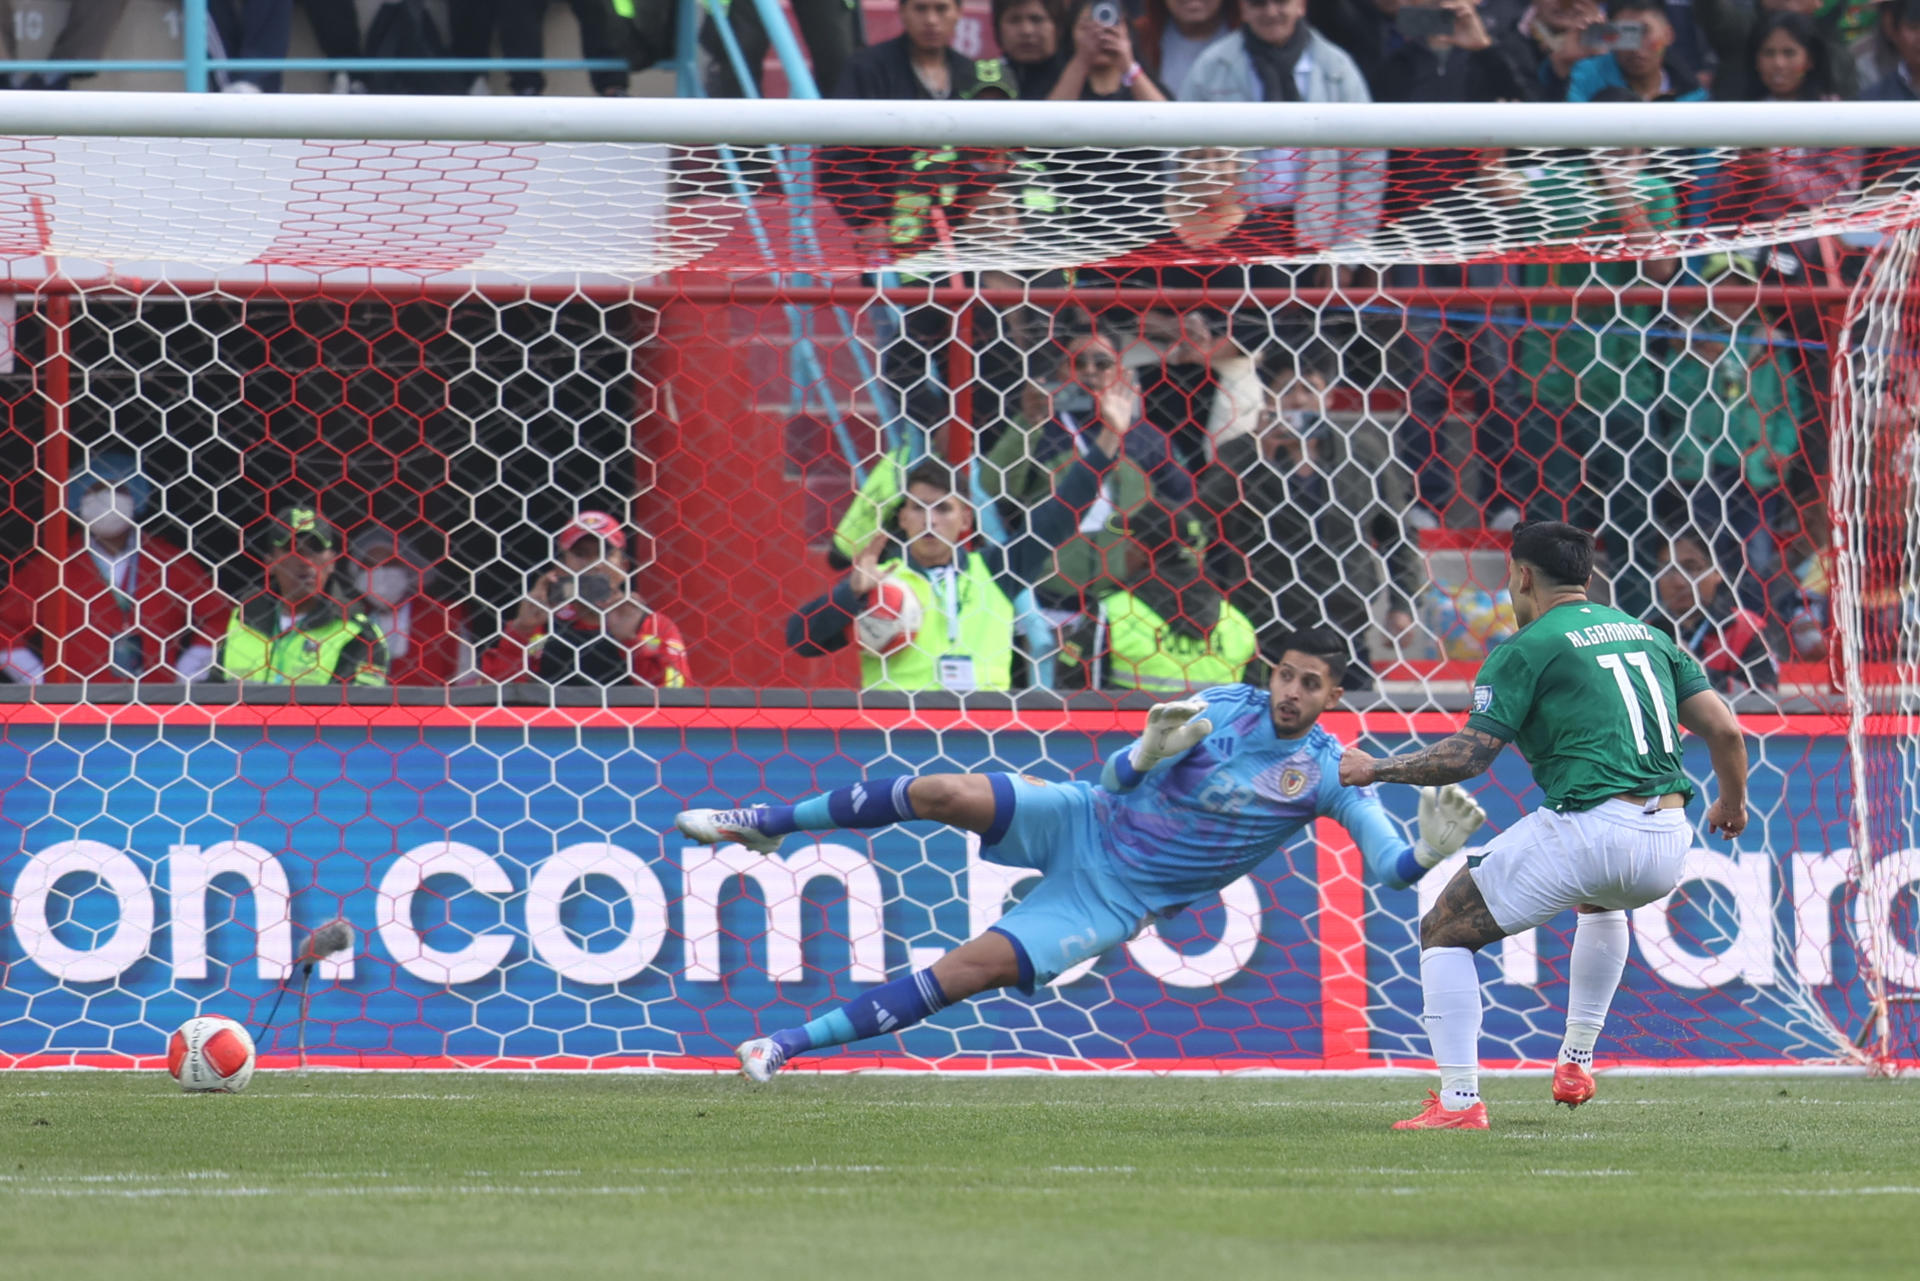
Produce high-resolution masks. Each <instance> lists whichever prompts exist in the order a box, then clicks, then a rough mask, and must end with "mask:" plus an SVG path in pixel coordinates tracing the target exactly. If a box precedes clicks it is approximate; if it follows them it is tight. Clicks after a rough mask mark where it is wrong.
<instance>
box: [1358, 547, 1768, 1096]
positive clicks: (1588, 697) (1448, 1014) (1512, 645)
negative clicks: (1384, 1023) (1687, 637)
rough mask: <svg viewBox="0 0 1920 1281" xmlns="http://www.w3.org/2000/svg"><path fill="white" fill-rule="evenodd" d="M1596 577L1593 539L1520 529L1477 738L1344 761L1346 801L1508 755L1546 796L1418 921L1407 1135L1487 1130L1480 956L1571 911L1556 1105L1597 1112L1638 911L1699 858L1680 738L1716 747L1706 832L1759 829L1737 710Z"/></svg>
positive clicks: (1482, 680)
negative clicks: (1419, 1077)
mask: <svg viewBox="0 0 1920 1281" xmlns="http://www.w3.org/2000/svg"><path fill="white" fill-rule="evenodd" d="M1592 574H1593V538H1592V537H1591V536H1590V535H1588V534H1586V533H1584V532H1582V531H1581V530H1578V529H1575V528H1573V527H1572V526H1571V525H1562V524H1557V523H1551V522H1535V523H1531V524H1524V525H1520V526H1517V527H1516V528H1515V529H1514V531H1513V550H1512V553H1511V556H1510V558H1509V562H1508V569H1507V585H1508V589H1509V590H1510V591H1511V593H1512V595H1513V612H1514V617H1515V618H1516V619H1517V620H1518V621H1519V623H1520V631H1519V632H1518V633H1517V634H1516V635H1515V636H1514V637H1513V639H1512V640H1510V641H1508V642H1507V643H1506V644H1504V645H1502V646H1500V648H1498V649H1496V650H1494V652H1493V653H1492V654H1490V655H1489V656H1488V657H1487V661H1486V662H1485V663H1484V664H1482V665H1481V668H1480V674H1479V675H1478V676H1477V677H1475V678H1474V687H1473V711H1472V714H1471V715H1469V716H1468V717H1467V723H1466V727H1465V728H1463V729H1462V730H1461V731H1460V732H1459V733H1457V734H1454V735H1453V736H1451V737H1450V738H1447V739H1444V740H1443V741H1441V742H1439V743H1436V744H1435V745H1434V746H1432V747H1429V748H1427V749H1426V750H1425V751H1420V752H1413V753H1411V754H1409V755H1405V756H1391V757H1388V758H1386V759H1385V760H1375V759H1374V758H1373V757H1371V756H1369V755H1367V754H1366V753H1365V752H1362V751H1356V750H1353V749H1348V751H1347V752H1346V754H1345V755H1344V756H1343V757H1342V758H1341V761H1340V781H1341V782H1342V783H1344V784H1346V785H1347V786H1349V787H1364V786H1366V785H1368V784H1370V783H1414V784H1419V785H1422V786H1426V787H1435V786H1439V785H1443V784H1447V783H1457V782H1460V781H1461V780H1463V779H1468V778H1472V777H1473V776H1475V775H1476V774H1480V773H1482V772H1484V771H1485V770H1486V768H1487V766H1489V765H1491V764H1492V763H1493V758H1494V757H1496V756H1498V755H1499V754H1500V749H1501V748H1503V747H1505V746H1506V745H1507V744H1508V743H1512V744H1514V745H1515V746H1516V747H1518V748H1519V749H1520V754H1521V755H1522V756H1524V757H1526V759H1527V763H1528V765H1530V766H1531V767H1532V769H1533V778H1534V782H1536V783H1537V784H1539V786H1540V790H1541V791H1543V792H1545V793H1546V797H1547V799H1546V804H1545V805H1543V806H1541V807H1540V808H1539V809H1537V810H1535V811H1534V812H1533V813H1531V814H1528V815H1527V816H1525V817H1524V818H1522V819H1521V820H1520V821H1519V822H1518V823H1515V824H1514V825H1513V826H1512V827H1509V828H1508V829H1507V830H1506V831H1504V832H1502V833H1501V834H1500V835H1499V836H1497V837H1495V838H1494V840H1493V841H1492V843H1491V844H1489V845H1488V847H1487V853H1486V856H1485V857H1484V858H1483V859H1481V860H1480V862H1479V864H1478V866H1475V867H1469V868H1463V869H1462V870H1461V871H1460V873H1459V875H1457V876H1455V877H1454V878H1453V880H1452V881H1451V882H1450V883H1449V884H1448V885H1447V887H1446V889H1445V890H1443V891H1442V892H1441V895H1440V900H1439V901H1438V902H1437V903H1435V904H1434V906H1433V908H1432V910H1431V911H1429V912H1428V913H1427V914H1426V916H1425V917H1423V918H1422V919H1421V921H1420V949H1421V950H1420V984H1421V987H1422V989H1423V990H1424V992H1425V999H1426V1009H1425V1012H1424V1014H1423V1016H1422V1020H1421V1021H1422V1022H1423V1023H1425V1024H1426V1028H1427V1036H1428V1038H1429V1039H1430V1040H1431V1041H1432V1043H1433V1057H1434V1062H1435V1064H1436V1065H1437V1066H1438V1067H1439V1069H1440V1090H1439V1092H1438V1093H1437V1094H1434V1095H1430V1096H1429V1098H1428V1101H1427V1105H1426V1107H1425V1108H1424V1109H1423V1110H1422V1111H1421V1112H1420V1114H1419V1115H1418V1116H1415V1117H1412V1118H1410V1119H1409V1120H1406V1121H1401V1122H1399V1123H1398V1124H1397V1125H1396V1126H1395V1128H1396V1129H1462V1130H1484V1129H1485V1128H1486V1127H1487V1111H1486V1107H1485V1105H1484V1104H1482V1103H1481V1102H1480V1086H1479V1081H1480V1071H1479V1043H1480V1014H1481V1010H1480V981H1479V975H1478V973H1477V971H1476V970H1475V968H1474V960H1473V954H1474V952H1475V951H1476V950H1478V949H1479V948H1482V947H1485V946H1486V945H1487V944H1489V943H1492V942H1494V941H1496V940H1498V939H1503V938H1505V937H1506V936H1507V935H1509V934H1517V933H1519V932H1520V931H1521V930H1525V929H1528V928H1530V927H1532V926H1535V925H1538V924H1540V923H1541V922H1543V921H1546V920H1549V919H1551V918H1552V917H1554V916H1556V915H1558V914H1559V913H1561V912H1563V911H1565V910H1566V909H1568V908H1573V909H1575V910H1576V911H1577V912H1578V913H1579V916H1578V918H1577V921H1576V924H1575V927H1574V934H1573V955H1572V956H1571V957H1570V958H1569V960H1568V963H1567V1031H1566V1039H1565V1041H1564V1043H1563V1044H1562V1046H1561V1049H1560V1060H1559V1063H1558V1065H1557V1066H1556V1067H1555V1069H1554V1076H1553V1097H1554V1098H1555V1099H1556V1100H1557V1101H1559V1102H1561V1103H1565V1104H1568V1105H1569V1106H1572V1107H1578V1106H1579V1105H1580V1104H1582V1103H1585V1102H1586V1101H1587V1100H1588V1099H1590V1098H1592V1097H1593V1076H1592V1073H1591V1071H1590V1070H1589V1069H1590V1067H1591V1065H1592V1063H1593V1044H1594V1041H1595V1040H1596V1039H1598V1037H1599V1035H1600V1027H1601V1024H1602V1023H1603V1022H1604V1021H1605V1019H1606V1016H1607V1007H1608V1006H1609V1005H1610V1004H1612V1002H1613V993H1614V989H1615V988H1617V987H1618V986H1619V985H1620V976H1621V974H1622V973H1623V972H1624V971H1625V969H1626V963H1627V943H1628V935H1627V911H1628V909H1631V908H1636V907H1639V906H1641V905H1643V904H1646V903H1651V902H1653V901H1654V900H1656V899H1658V898H1660V897H1662V896H1663V895H1666V894H1668V893H1671V892H1672V890H1673V888H1674V887H1675V886H1676V885H1678V884H1679V882H1680V876H1681V872H1682V870H1683V868H1684V866H1685V862H1686V856H1687V850H1688V849H1689V847H1690V846H1691V845H1692V844H1693V840H1692V825H1691V824H1690V823H1688V821H1687V815H1686V805H1687V802H1688V801H1690V800H1691V799H1692V798H1693V794H1694V789H1693V785H1692V784H1691V783H1690V782H1688V781H1687V776H1686V774H1685V773H1684V772H1683V771H1682V769H1681V746H1680V727H1681V726H1685V727H1686V728H1687V729H1689V730H1691V731H1693V732H1694V733H1695V734H1698V735H1700V737H1702V738H1703V739H1705V740H1706V743H1707V749H1708V752H1709V754H1710V755H1711V757H1712V759H1713V772H1714V776H1715V778H1716V779H1717V780H1718V782H1719V787H1720V796H1719V798H1718V799H1717V800H1715V801H1714V802H1713V804H1711V805H1709V806H1708V807H1707V826H1708V827H1709V828H1710V829H1711V830H1713V831H1717V832H1719V833H1721V834H1722V835H1723V836H1725V837H1726V838H1727V839H1728V840H1732V839H1733V838H1734V837H1736V836H1738V835H1739V834H1740V833H1741V831H1742V830H1743V829H1744V828H1745V827H1746V825H1747V747H1746V741H1745V740H1744V739H1743V738H1742V737H1741V734H1740V725H1739V722H1738V721H1736V720H1735V719H1734V716H1733V712H1732V710H1731V709H1729V708H1728V707H1727V705H1726V703H1725V702H1723V701H1722V700H1721V698H1720V696H1719V695H1718V694H1716V693H1714V692H1713V690H1712V689H1710V688H1709V687H1708V685H1707V679H1706V676H1705V675H1704V674H1703V673H1702V672H1701V670H1700V665H1699V664H1698V663H1696V662H1694V660H1693V658H1692V657H1691V656H1690V655H1689V654H1687V652H1686V651H1685V650H1683V649H1681V648H1680V647H1679V646H1678V645H1676V644H1675V643H1674V642H1673V640H1672V638H1670V637H1668V636H1666V635H1664V634H1663V633H1661V632H1657V631H1655V630H1653V629H1652V628H1650V627H1648V626H1647V625H1646V624H1644V623H1642V622H1640V621H1639V620H1637V619H1635V618H1634V617H1633V616H1631V615H1629V614H1624V613H1622V612H1621V611H1619V610H1617V609H1610V608H1608V607H1607V606H1605V605H1597V604H1594V603H1593V602H1592V601H1589V600H1588V599H1587V580H1588V579H1589V578H1591V577H1592ZM1427 804H1428V800H1427V798H1426V796H1425V794H1424V793H1423V796H1422V800H1421V805H1422V808H1423V809H1424V808H1425V807H1426V806H1427Z"/></svg>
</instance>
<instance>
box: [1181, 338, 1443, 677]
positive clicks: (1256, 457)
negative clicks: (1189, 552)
mask: <svg viewBox="0 0 1920 1281" xmlns="http://www.w3.org/2000/svg"><path fill="white" fill-rule="evenodd" d="M1278 381H1279V383H1280V385H1279V386H1278V387H1277V389H1276V394H1275V396H1274V400H1273V404H1272V408H1271V409H1270V410H1269V411H1268V413H1267V414H1266V416H1265V418H1264V421H1263V422H1262V424H1261V426H1260V428H1259V430H1258V431H1256V432H1254V433H1252V434H1249V435H1246V436H1240V437H1236V438H1235V439H1233V440H1230V441H1227V442H1226V443H1225V444H1223V445H1221V446H1220V456H1219V460H1218V461H1217V462H1216V463H1215V464H1214V465H1213V466H1211V467H1209V468H1207V469H1206V471H1204V472H1202V473H1201V475H1200V481H1199V499H1198V506H1199V508H1200V510H1201V511H1202V512H1204V513H1207V514H1208V515H1210V516H1213V517H1214V518H1215V519H1217V520H1218V522H1219V528H1220V534H1221V539H1220V541H1219V542H1218V543H1216V544H1215V545H1214V547H1213V549H1212V551H1211V553H1210V563H1209V576H1210V577H1211V578H1212V579H1213V581H1215V582H1217V583H1220V584H1221V585H1222V586H1224V587H1225V588H1226V589H1227V590H1228V592H1229V594H1230V595H1231V597H1232V599H1233V602H1234V604H1235V605H1236V606H1238V607H1239V609H1240V612H1241V613H1242V614H1244V615H1245V616H1246V617H1247V618H1248V620H1250V621H1251V623H1252V625H1253V627H1254V629H1255V631H1256V632H1257V634H1258V635H1259V636H1261V637H1263V638H1265V637H1270V636H1271V635H1273V634H1274V633H1276V632H1280V631H1286V630H1289V629H1294V628H1300V627H1313V626H1318V625H1320V624H1323V623H1324V624H1326V625H1328V626H1331V627H1334V628H1336V629H1338V630H1339V632H1340V634H1341V635H1343V636H1346V637H1348V638H1350V639H1353V640H1355V641H1358V640H1359V639H1360V638H1362V637H1364V636H1366V635H1367V633H1368V629H1369V625H1370V623H1371V621H1372V616H1371V611H1370V608H1369V600H1370V598H1371V597H1372V596H1374V595H1376V594H1377V593H1378V592H1379V590H1380V588H1381V586H1382V584H1383V581H1384V580H1383V575H1382V573H1381V567H1380V560H1379V556H1378V553H1377V552H1376V551H1375V550H1374V549H1373V548H1372V547H1371V546H1369V545H1368V543H1367V541H1366V539H1365V538H1364V537H1363V535H1362V531H1361V525H1360V520H1359V515H1360V514H1359V513H1358V512H1356V511H1354V510H1351V509H1350V508H1348V507H1345V506H1343V505H1342V500H1340V499H1337V498H1336V497H1335V490H1334V486H1333V483H1332V482H1333V474H1332V473H1333V470H1334V469H1333V468H1332V467H1330V466H1329V458H1328V456H1327V455H1328V453H1329V451H1328V450H1327V449H1326V448H1325V447H1324V444H1323V442H1324V441H1326V439H1327V438H1328V437H1329V436H1332V435H1335V434H1337V431H1336V429H1334V428H1333V426H1332V424H1331V423H1330V422H1328V421H1327V420H1326V419H1325V417H1324V409H1323V406H1324V403H1325V396H1326V390H1327V379H1326V375H1325V374H1324V373H1323V372H1322V371H1319V370H1294V369H1288V370H1285V371H1283V372H1282V374H1281V376H1280V379H1279V380H1278ZM1345 501H1352V499H1351V498H1350V497H1349V498H1347V499H1346V500H1345ZM1389 608H1390V609H1391V611H1392V612H1393V613H1395V614H1396V615H1397V618H1396V620H1395V628H1396V631H1404V630H1405V629H1406V628H1408V627H1410V626H1411V625H1412V615H1411V603H1410V602H1409V601H1408V600H1406V599H1404V598H1402V597H1396V598H1395V599H1394V600H1392V602H1391V603H1390V606H1389Z"/></svg>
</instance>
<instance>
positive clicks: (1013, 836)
mask: <svg viewBox="0 0 1920 1281" xmlns="http://www.w3.org/2000/svg"><path fill="white" fill-rule="evenodd" d="M990 777H991V779H992V781H993V798H994V801H995V804H996V806H997V808H998V811H999V813H998V818H997V820H996V822H995V824H994V828H993V830H992V831H989V832H987V833H986V834H985V836H983V837H982V839H981V845H982V848H981V850H980V857H982V858H984V859H985V860H987V862H989V863H998V864H1000V865H1001V866H1002V867H1028V868H1033V869H1034V870H1036V871H1038V872H1039V873H1041V878H1040V883H1039V884H1038V885H1034V886H1032V887H1031V888H1029V889H1027V891H1026V896H1025V897H1024V898H1022V899H1021V900H1020V902H1019V903H1017V904H1015V905H1014V906H1013V907H1011V908H1009V909H1008V910H1007V914H1006V915H1005V916H1002V917H1001V918H1000V920H999V922H998V923H997V924H995V925H994V926H993V929H994V930H995V931H997V932H998V933H1000V934H1003V935H1005V936H1006V937H1007V938H1008V939H1009V940H1011V941H1012V943H1013V945H1014V950H1015V951H1016V952H1018V953H1019V954H1020V990H1021V991H1022V992H1025V993H1027V994H1028V995H1032V993H1033V991H1034V989H1035V988H1036V987H1038V986H1040V985H1042V984H1045V983H1051V982H1053V980H1055V979H1057V978H1059V977H1060V975H1062V974H1064V973H1065V972H1066V971H1068V970H1070V969H1072V968H1073V967H1074V966H1075V965H1078V964H1079V963H1080V962H1082V961H1084V960H1086V959H1087V958H1089V957H1093V956H1098V955H1100V954H1101V953H1102V952H1105V951H1107V950H1108V949H1110V948H1113V947H1116V946H1118V945H1119V944H1121V943H1124V942H1126V941H1127V940H1128V939H1130V938H1132V937H1133V936H1134V935H1136V934H1138V933H1139V932H1140V930H1141V927H1142V926H1144V925H1145V924H1146V923H1147V922H1148V920H1150V919H1151V918H1152V916H1153V911H1152V909H1151V908H1149V907H1148V906H1147V905H1146V903H1145V902H1143V901H1142V900H1141V898H1140V896H1139V895H1138V894H1136V893H1135V892H1134V891H1133V889H1132V887H1130V886H1129V885H1127V883H1126V882H1124V881H1122V880H1121V879H1120V876H1119V874H1118V873H1117V872H1116V871H1115V869H1114V861H1113V856H1112V855H1110V854H1109V853H1108V852H1107V847H1106V842H1105V841H1104V840H1103V839H1102V837H1101V833H1100V827H1099V824H1098V822H1097V821H1096V819H1095V816H1094V804H1093V790H1094V784H1092V783H1078V782H1076V783H1049V782H1046V781H1044V780H1041V779H1036V778H1032V777H1029V776H1028V775H1025V774H994V775H991V776H990Z"/></svg>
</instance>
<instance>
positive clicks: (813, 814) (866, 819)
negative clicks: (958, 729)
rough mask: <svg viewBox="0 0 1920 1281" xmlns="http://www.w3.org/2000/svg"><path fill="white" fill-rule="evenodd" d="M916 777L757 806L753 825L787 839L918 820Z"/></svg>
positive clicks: (877, 780) (874, 780)
mask: <svg viewBox="0 0 1920 1281" xmlns="http://www.w3.org/2000/svg"><path fill="white" fill-rule="evenodd" d="M916 777H918V776H917V775H914V774H899V775H896V776H894V777H892V778H869V779H865V780H862V781H861V782H858V783H855V784H854V785H853V786H851V787H838V788H835V789H834V790H833V791H831V792H823V793H821V794H820V795H818V796H809V797H808V798H807V799H806V800H804V801H801V802H800V803H799V804H798V805H760V806H756V807H755V817H754V826H755V827H757V828H759V829H760V830H761V831H763V832H765V833H766V834H767V835H768V836H785V835H786V834H787V833H789V832H830V831H833V830H835V829H836V828H863V827H887V826H890V825H891V824H894V823H906V822H910V821H912V820H913V819H915V818H917V817H919V816H918V815H917V814H915V813H914V812H913V802H912V801H911V800H909V799H908V798H907V789H908V788H910V787H911V786H913V781H914V779H915V778H916ZM836 1044H837V1043H836Z"/></svg>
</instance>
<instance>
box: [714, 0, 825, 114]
mask: <svg viewBox="0 0 1920 1281" xmlns="http://www.w3.org/2000/svg"><path fill="white" fill-rule="evenodd" d="M734 3H736V4H738V3H739V0H734ZM753 7H754V8H755V9H757V10H759V12H760V25H761V26H763V27H765V28H766V29H767V37H768V38H769V39H770V40H771V41H772V42H773V52H774V55H775V56H776V57H778V58H779V59H780V69H781V70H782V71H784V72H786V73H787V97H789V98H818V97H819V96H820V86H819V85H816V84H815V83H814V82H813V69H812V68H811V67H809V66H808V65H807V57H806V55H805V54H803V53H801V52H800V42H799V41H798V40H795V39H794V38H793V27H792V26H791V25H789V24H788V22H787V15H786V11H785V10H783V9H782V8H781V7H780V0H753Z"/></svg>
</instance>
